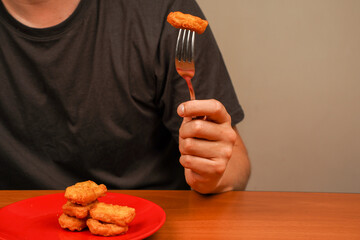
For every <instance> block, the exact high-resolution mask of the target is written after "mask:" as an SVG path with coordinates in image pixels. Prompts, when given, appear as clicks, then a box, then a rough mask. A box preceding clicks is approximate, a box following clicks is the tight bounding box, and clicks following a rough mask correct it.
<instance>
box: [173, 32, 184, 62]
mask: <svg viewBox="0 0 360 240" xmlns="http://www.w3.org/2000/svg"><path fill="white" fill-rule="evenodd" d="M181 33H182V29H180V30H179V34H178V37H177V41H176V48H175V58H176V59H177V60H178V61H181V52H180V46H179V45H180V39H181Z"/></svg>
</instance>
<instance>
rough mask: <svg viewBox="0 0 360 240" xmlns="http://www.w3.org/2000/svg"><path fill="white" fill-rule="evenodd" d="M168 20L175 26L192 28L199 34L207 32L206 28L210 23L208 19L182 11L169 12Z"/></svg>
mask: <svg viewBox="0 0 360 240" xmlns="http://www.w3.org/2000/svg"><path fill="white" fill-rule="evenodd" d="M167 21H168V22H169V23H170V24H171V25H172V26H173V27H175V28H182V29H190V30H191V31H195V32H197V33H199V34H202V33H203V32H205V29H206V27H207V26H208V24H209V22H208V21H206V20H203V19H201V18H199V17H196V16H193V15H191V14H185V13H182V12H171V13H169V15H168V16H167Z"/></svg>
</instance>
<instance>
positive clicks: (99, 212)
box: [90, 202, 135, 226]
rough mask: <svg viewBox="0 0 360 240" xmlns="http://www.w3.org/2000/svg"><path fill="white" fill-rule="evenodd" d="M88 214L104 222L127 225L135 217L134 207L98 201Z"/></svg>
mask: <svg viewBox="0 0 360 240" xmlns="http://www.w3.org/2000/svg"><path fill="white" fill-rule="evenodd" d="M90 216H91V217H92V218H93V219H96V220H99V221H102V222H105V223H114V224H116V225H119V226H127V225H128V224H129V223H130V222H131V221H132V220H133V219H134V217H135V209H134V208H131V207H127V206H119V205H112V204H108V203H103V202H99V203H98V204H96V205H95V206H94V207H93V208H92V209H91V210H90Z"/></svg>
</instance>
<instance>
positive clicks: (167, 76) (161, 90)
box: [155, 0, 244, 141]
mask: <svg viewBox="0 0 360 240" xmlns="http://www.w3.org/2000/svg"><path fill="white" fill-rule="evenodd" d="M172 11H181V12H183V13H189V14H192V15H195V16H198V17H201V18H203V19H206V18H205V16H204V14H203V13H202V11H201V9H200V7H199V6H198V5H197V3H196V2H195V1H193V0H177V1H174V3H173V5H172V6H171V7H170V8H169V9H168V12H166V13H165V16H164V20H165V22H164V24H163V30H162V35H161V38H160V42H159V45H158V46H159V47H158V59H157V64H156V71H155V75H156V80H157V87H156V88H157V91H156V92H157V98H156V99H157V106H158V109H159V112H160V114H162V120H163V123H164V125H165V126H166V127H167V128H168V129H169V130H170V131H171V133H172V135H173V136H174V137H175V139H176V141H178V131H179V127H180V125H181V122H182V118H181V117H179V116H178V114H177V107H178V105H179V104H180V103H182V102H185V101H188V100H190V95H189V90H188V87H187V84H186V81H185V80H184V79H182V78H181V77H180V76H179V75H178V73H177V72H176V69H175V62H174V61H175V45H176V40H177V34H178V29H176V28H174V27H172V26H171V25H170V24H169V23H167V22H166V16H167V14H168V13H169V12H172ZM195 69H196V70H195V76H194V78H193V79H192V84H193V87H194V91H195V95H196V99H216V100H218V101H220V102H221V103H222V104H223V105H224V106H225V108H226V109H227V111H228V113H229V114H230V116H231V119H232V125H233V126H234V125H236V124H237V123H239V122H240V121H242V120H243V118H244V111H243V109H242V107H241V105H240V104H239V101H238V98H237V96H236V93H235V90H234V87H233V84H232V82H231V79H230V76H229V73H228V71H227V69H226V66H225V63H224V60H223V57H222V55H221V52H220V50H219V47H218V45H217V43H216V40H215V37H214V35H213V33H212V31H211V22H210V23H209V26H208V27H207V29H206V30H205V32H204V33H203V34H201V35H199V34H196V36H195Z"/></svg>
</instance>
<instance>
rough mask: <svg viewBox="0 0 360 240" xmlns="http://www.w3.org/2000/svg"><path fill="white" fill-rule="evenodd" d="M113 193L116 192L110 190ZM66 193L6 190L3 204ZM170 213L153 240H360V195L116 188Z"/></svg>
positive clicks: (0, 193)
mask: <svg viewBox="0 0 360 240" xmlns="http://www.w3.org/2000/svg"><path fill="white" fill-rule="evenodd" d="M110 191H111V190H110ZM57 192H61V191H53V190H49V191H47V190H45V191H39V190H35V191H31V190H29V191H0V208H1V207H4V206H6V205H8V204H11V203H14V202H16V201H20V200H23V199H27V198H30V197H34V196H40V195H46V194H52V193H57ZM111 192H117V193H123V194H129V195H133V196H138V197H141V198H145V199H147V200H150V201H152V202H154V203H156V204H158V205H160V206H161V207H162V208H163V209H164V210H165V212H166V222H165V224H164V225H163V227H162V228H161V229H160V230H159V231H158V232H156V233H155V234H154V235H152V236H151V237H150V238H149V239H151V240H155V239H156V240H157V239H187V240H189V239H314V240H316V239H327V240H332V239H347V240H349V239H354V240H355V239H356V240H358V239H360V194H340V193H296V192H228V193H223V194H219V195H200V194H197V193H196V192H193V191H165V190H154V191H153V190H121V191H119V190H112V191H111Z"/></svg>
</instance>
